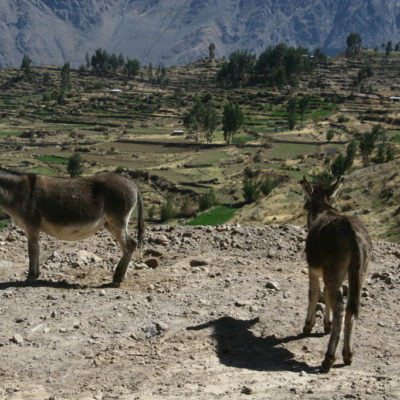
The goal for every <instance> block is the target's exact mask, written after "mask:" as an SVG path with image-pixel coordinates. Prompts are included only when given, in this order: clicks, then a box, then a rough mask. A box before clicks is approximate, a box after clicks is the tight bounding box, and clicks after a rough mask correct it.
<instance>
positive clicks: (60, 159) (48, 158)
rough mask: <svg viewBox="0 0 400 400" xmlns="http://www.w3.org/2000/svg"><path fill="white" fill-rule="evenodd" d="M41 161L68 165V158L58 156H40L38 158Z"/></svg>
mask: <svg viewBox="0 0 400 400" xmlns="http://www.w3.org/2000/svg"><path fill="white" fill-rule="evenodd" d="M36 158H37V159H38V160H39V161H43V162H50V163H61V164H68V158H65V157H58V156H39V157H36Z"/></svg>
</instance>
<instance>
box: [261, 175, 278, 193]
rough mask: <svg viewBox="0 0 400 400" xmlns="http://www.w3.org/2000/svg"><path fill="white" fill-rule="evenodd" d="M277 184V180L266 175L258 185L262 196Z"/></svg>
mask: <svg viewBox="0 0 400 400" xmlns="http://www.w3.org/2000/svg"><path fill="white" fill-rule="evenodd" d="M277 185H278V181H277V180H276V179H274V178H271V177H266V178H265V179H264V180H263V181H262V182H261V185H260V190H261V192H262V194H263V195H264V196H268V195H269V194H270V193H271V192H272V190H273V189H274V188H275V187H276V186H277Z"/></svg>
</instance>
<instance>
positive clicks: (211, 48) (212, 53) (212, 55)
mask: <svg viewBox="0 0 400 400" xmlns="http://www.w3.org/2000/svg"><path fill="white" fill-rule="evenodd" d="M208 57H209V58H210V60H214V59H215V44H214V43H210V44H209V46H208Z"/></svg>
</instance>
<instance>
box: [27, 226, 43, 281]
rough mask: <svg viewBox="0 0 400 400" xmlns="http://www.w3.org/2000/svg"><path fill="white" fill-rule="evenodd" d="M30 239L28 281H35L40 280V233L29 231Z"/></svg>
mask: <svg viewBox="0 0 400 400" xmlns="http://www.w3.org/2000/svg"><path fill="white" fill-rule="evenodd" d="M27 237H28V256H29V271H28V277H27V281H30V282H31V281H34V280H36V279H37V278H39V273H40V271H39V252H40V250H39V232H38V231H29V232H27Z"/></svg>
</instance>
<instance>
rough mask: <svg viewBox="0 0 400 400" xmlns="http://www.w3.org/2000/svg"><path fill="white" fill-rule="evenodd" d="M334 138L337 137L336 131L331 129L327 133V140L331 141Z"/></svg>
mask: <svg viewBox="0 0 400 400" xmlns="http://www.w3.org/2000/svg"><path fill="white" fill-rule="evenodd" d="M334 136H335V131H334V130H333V129H329V131H328V132H326V140H328V141H331V140H332V139H333V137H334Z"/></svg>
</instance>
